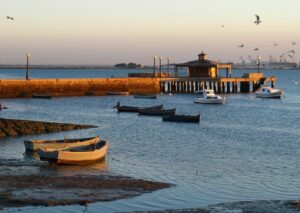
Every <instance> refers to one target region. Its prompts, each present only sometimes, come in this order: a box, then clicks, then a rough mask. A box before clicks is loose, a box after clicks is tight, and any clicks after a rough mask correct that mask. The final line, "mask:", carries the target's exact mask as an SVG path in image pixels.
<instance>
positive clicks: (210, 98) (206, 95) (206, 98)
mask: <svg viewBox="0 0 300 213" xmlns="http://www.w3.org/2000/svg"><path fill="white" fill-rule="evenodd" d="M202 92H203V97H201V98H196V99H195V100H194V103H197V104H224V103H225V97H221V96H219V95H216V94H215V92H214V90H212V89H203V90H202Z"/></svg>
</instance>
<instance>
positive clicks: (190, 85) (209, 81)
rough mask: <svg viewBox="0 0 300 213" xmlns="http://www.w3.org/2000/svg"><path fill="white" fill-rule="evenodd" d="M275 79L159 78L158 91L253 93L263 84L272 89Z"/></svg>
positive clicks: (256, 75)
mask: <svg viewBox="0 0 300 213" xmlns="http://www.w3.org/2000/svg"><path fill="white" fill-rule="evenodd" d="M275 82H276V77H274V76H272V77H264V76H263V74H262V73H247V74H245V75H244V76H243V77H231V78H191V77H184V78H161V81H160V89H161V91H162V92H164V93H194V92H195V91H199V90H202V85H204V88H205V89H213V90H214V91H215V92H216V93H250V92H255V91H256V90H257V89H258V88H259V87H260V86H261V85H263V84H264V83H270V85H271V86H272V87H274V85H275Z"/></svg>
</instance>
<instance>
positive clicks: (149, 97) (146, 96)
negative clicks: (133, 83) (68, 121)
mask: <svg viewBox="0 0 300 213" xmlns="http://www.w3.org/2000/svg"><path fill="white" fill-rule="evenodd" d="M134 98H145V99H156V98H157V96H156V95H135V96H134Z"/></svg>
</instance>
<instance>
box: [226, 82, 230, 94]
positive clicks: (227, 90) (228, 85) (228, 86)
mask: <svg viewBox="0 0 300 213" xmlns="http://www.w3.org/2000/svg"><path fill="white" fill-rule="evenodd" d="M226 84H227V87H226V92H227V93H230V92H231V91H230V82H226Z"/></svg>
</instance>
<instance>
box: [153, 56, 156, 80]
mask: <svg viewBox="0 0 300 213" xmlns="http://www.w3.org/2000/svg"><path fill="white" fill-rule="evenodd" d="M155 61H156V55H155V56H153V77H155Z"/></svg>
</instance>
